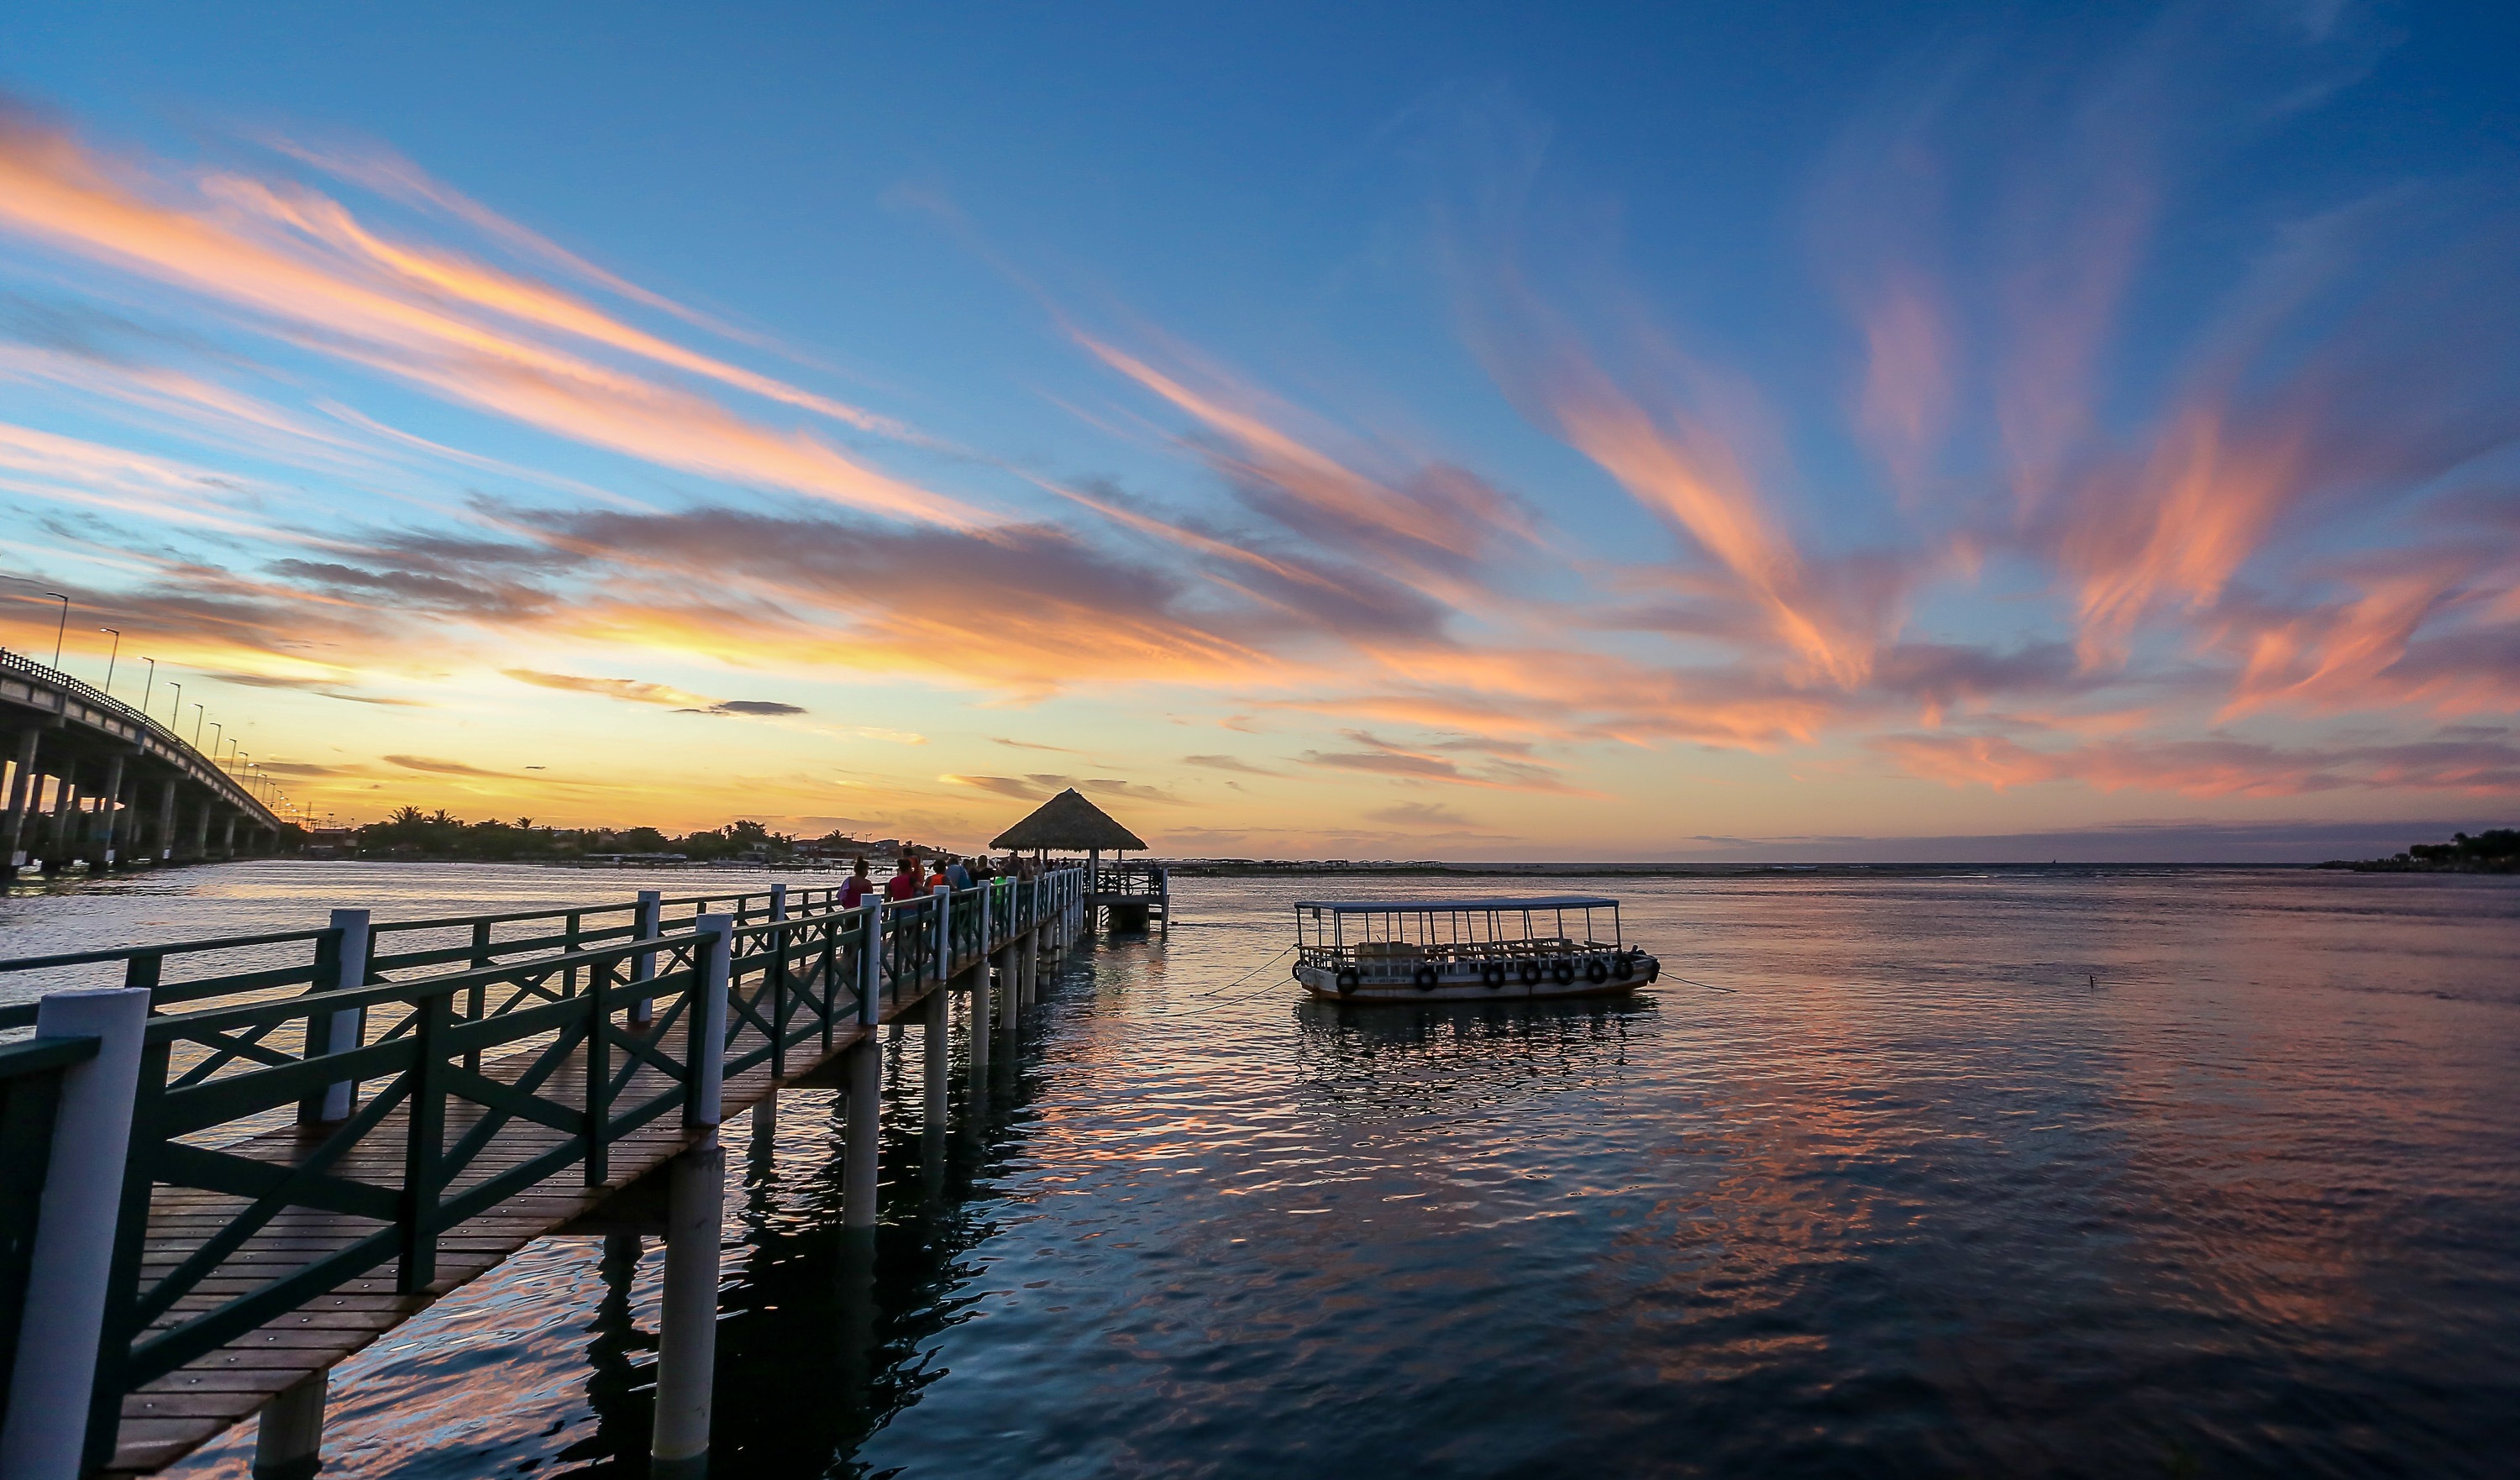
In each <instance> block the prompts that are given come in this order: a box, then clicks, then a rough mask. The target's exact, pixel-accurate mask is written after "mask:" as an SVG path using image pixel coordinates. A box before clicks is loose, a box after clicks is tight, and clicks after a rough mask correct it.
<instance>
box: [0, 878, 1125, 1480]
mask: <svg viewBox="0 0 2520 1480" xmlns="http://www.w3.org/2000/svg"><path fill="white" fill-rule="evenodd" d="M1081 887H1082V875H1081V874H1080V873H1079V872H1077V871H1073V870H1068V871H1060V872H1057V873H1054V874H1051V875H1044V876H1042V877H1040V878H1037V879H1031V880H1021V881H1017V880H996V881H992V882H990V883H987V884H984V885H982V886H980V887H978V888H973V889H966V890H958V891H951V892H950V893H949V892H939V893H936V894H931V895H925V896H919V897H915V898H913V899H910V900H906V901H900V902H896V903H891V904H886V905H882V906H880V907H879V915H878V907H876V906H860V907H857V908H843V907H842V906H841V904H840V897H839V892H838V891H837V890H834V889H820V888H817V889H801V890H790V889H786V888H781V889H774V890H772V891H769V892H767V893H754V894H743V895H734V896H728V895H695V896H688V897H683V898H677V899H670V900H669V899H662V898H657V897H653V896H649V897H643V898H642V899H640V900H638V901H634V902H632V903H629V904H613V905H600V906H589V907H580V908H571V909H562V910H538V911H521V912H514V913H507V914H493V915H479V916H464V917H449V918H443V919H417V920H399V921H382V922H377V923H374V924H371V923H370V922H369V921H368V919H367V918H366V915H365V913H364V912H337V913H336V915H335V918H334V922H333V923H332V924H331V925H329V926H327V927H325V928H322V929H314V930H294V931H282V932H275V933H270V934H261V935H245V936H232V937H227V938H223V939H218V940H208V941H186V942H177V943H170V944H165V945H152V946H138V947H130V948H125V949H122V950H116V951H101V952H81V953H69V954H64V955H55V956H47V957H35V958H26V959H22V960H17V961H0V981H8V980H11V979H13V978H15V979H18V980H27V979H29V978H31V979H33V980H37V981H41V982H43V983H44V984H45V985H47V986H48V987H54V988H60V987H67V986H113V985H119V986H124V987H138V988H145V989H147V991H148V992H149V994H150V995H149V1006H150V1015H149V1016H148V1018H147V1019H146V1028H145V1036H144V1038H143V1046H142V1049H141V1061H140V1070H139V1078H138V1085H137V1091H136V1095H135V1099H134V1104H133V1113H132V1122H131V1132H130V1150H129V1159H128V1161H127V1163H126V1167H125V1172H124V1176H123V1183H122V1194H121V1211H120V1213H119V1215H118V1217H117V1218H116V1219H115V1221H114V1234H113V1244H114V1249H113V1261H112V1273H111V1275H110V1277H109V1278H108V1282H107V1289H106V1312H105V1321H104V1330H103V1333H102V1335H103V1340H102V1343H101V1349H100V1357H99V1362H98V1372H97V1379H98V1380H97V1382H96V1384H95V1386H94V1388H93V1389H92V1394H93V1398H92V1402H91V1405H90V1408H89V1420H88V1423H89V1431H88V1452H89V1454H90V1456H91V1457H101V1456H104V1455H107V1454H110V1453H111V1452H112V1442H113V1433H114V1428H115V1425H116V1423H117V1421H118V1417H119V1413H120V1407H121V1399H122V1396H123V1395H124V1394H125V1393H128V1392H130V1391H132V1390H134V1389H136V1388H139V1387H141V1386H142V1385H144V1384H146V1383H149V1382H151V1381H154V1380H156V1379H157V1378H159V1377H162V1376H164V1375H166V1374H168V1373H170V1372H173V1371H175V1370H177V1369H178V1368H182V1367H184V1366H185V1365H186V1364H188V1363H190V1362H193V1361H195V1360H197V1359H199V1358H201V1357H203V1356H205V1355H207V1354H208V1353H210V1352H212V1351H214V1350H216V1349H217V1348H219V1347H220V1346H223V1345H225V1344H227V1343H229V1342H231V1341H235V1340H237V1339H239V1338H240V1337H243V1336H245V1335H246V1334H248V1332H251V1331H253V1330H255V1329H257V1328H259V1327H260V1326H262V1325H264V1324H265V1323H269V1322H271V1321H273V1320H275V1319H277V1318H279V1317H281V1316H284V1315H286V1314H287V1313H288V1312H290V1311H292V1310H294V1309H296V1308H298V1307H299V1306H301V1305H303V1304H305V1303H306V1302H307V1301H309V1300H311V1299H313V1298H315V1297H316V1296H318V1295H320V1294H322V1293H324V1292H325V1291H328V1290H332V1289H335V1288H337V1287H338V1286H339V1285H341V1284H343V1283H344V1282H345V1281H349V1280H353V1279H358V1278H363V1277H367V1276H370V1275H372V1274H374V1273H375V1272H376V1271H379V1270H382V1269H384V1268H386V1267H388V1266H390V1267H391V1268H392V1270H393V1287H394V1289H395V1290H396V1291H398V1292H402V1293H405V1294H419V1293H423V1292H426V1291H427V1290H429V1289H430V1287H431V1286H432V1285H433V1284H435V1283H436V1282H437V1281H438V1279H439V1266H440V1259H439V1245H440V1238H441V1235H443V1234H444V1233H445V1232H446V1231H447V1230H449V1229H452V1228H454V1227H455V1226H457V1225H459V1224H462V1223H463V1222H464V1221H465V1220H467V1219H470V1218H472V1217H474V1216H476V1215H478V1214H481V1213H484V1212H486V1211H488V1210H490V1209H491V1208H494V1207H496V1206H497V1205H498V1204H499V1203H500V1202H502V1201H503V1200H505V1199H506V1198H509V1197H511V1196H514V1195H515V1194H517V1193H518V1192H521V1191H523V1190H525V1189H526V1188H533V1187H535V1186H537V1185H539V1184H541V1183H543V1182H544V1181H546V1180H547V1179H550V1178H552V1177H554V1176H555V1175H557V1174H560V1173H562V1172H563V1171H565V1170H566V1169H568V1168H569V1167H571V1166H573V1165H574V1166H577V1167H579V1168H580V1169H581V1175H582V1180H583V1183H584V1185H586V1186H589V1187H595V1186H600V1185H603V1184H605V1183H607V1181H609V1180H610V1177H611V1165H610V1161H611V1158H610V1147H611V1146H612V1145H613V1144H615V1143H617V1142H619V1141H620V1140H621V1139H622V1138H624V1137H626V1136H630V1135H633V1134H636V1133H638V1132H640V1131H641V1130H642V1129H643V1128H645V1127H648V1126H651V1125H652V1124H653V1123H655V1122H656V1121H658V1120H659V1119H660V1118H662V1117H664V1116H667V1115H673V1114H679V1115H681V1117H682V1118H683V1121H684V1123H685V1124H686V1125H689V1126H701V1125H714V1124H715V1123H716V1122H717V1119H718V1105H717V1102H716V1099H717V1094H718V1089H717V1087H718V1086H719V1085H720V1084H722V1083H723V1081H724V1080H725V1079H726V1078H728V1077H731V1076H739V1075H742V1074H746V1073H749V1072H752V1071H754V1070H756V1069H761V1068H764V1067H766V1068H767V1069H768V1071H769V1072H770V1074H772V1075H773V1076H784V1075H786V1074H787V1073H788V1072H789V1065H790V1062H791V1058H792V1056H793V1055H794V1054H795V1053H796V1052H797V1051H799V1050H800V1049H801V1050H806V1051H807V1052H808V1053H809V1054H811V1055H812V1056H813V1057H815V1058H820V1057H821V1056H823V1055H824V1054H828V1053H829V1052H831V1051H832V1049H834V1048H836V1047H838V1046H840V1045H841V1044H842V1043H843V1042H845V1041H847V1040H848V1039H849V1038H851V1037H853V1036H854V1035H855V1034H856V1033H857V1032H858V1031H859V1030H861V1029H864V1028H868V1027H871V1026H873V1025H874V1024H875V1023H877V1022H878V1021H880V1020H881V1018H882V1016H883V1015H884V1013H885V1012H886V1010H888V1009H891V1008H893V1007H896V1006H898V1005H900V1004H902V1003H904V1002H906V1001H909V1000H912V999H916V998H918V997H919V996H921V995H922V994H923V993H925V992H927V991H928V990H931V989H932V988H934V987H936V986H937V985H939V984H940V983H941V981H942V979H943V977H944V975H945V973H946V972H947V971H948V970H950V969H953V968H957V967H966V966H968V965H969V964H972V963H973V962H975V961H976V960H978V959H979V958H980V957H982V956H984V955H986V954H987V953H989V952H990V951H993V950H995V949H996V948H997V947H999V946H1001V945H1003V944H1005V943H1007V942H1010V941H1012V940H1013V939H1014V938H1016V937H1017V936H1019V935H1021V934H1023V933H1024V932H1026V931H1029V930H1031V929H1033V928H1035V927H1037V926H1038V925H1040V924H1041V923H1043V922H1045V921H1046V920H1049V919H1055V918H1056V917H1057V914H1058V912H1059V911H1061V910H1062V909H1068V908H1072V907H1073V905H1074V903H1075V901H1076V900H1077V899H1078V898H1080V897H1081V894H1080V891H1081ZM878 918H879V919H881V923H882V928H881V931H880V933H879V934H878V933H877V932H875V931H874V930H873V929H871V925H872V924H873V922H874V921H875V920H876V919H878ZM354 963H355V965H354ZM36 1014H37V1008H36V1005H35V1004H33V1003H22V1004H18V1005H13V1006H9V1007H5V1008H0V1030H8V1029H24V1028H28V1027H31V1026H32V1025H33V1024H34V1023H35V1019H36ZM95 1044H96V1041H95V1040H93V1039H59V1038H50V1039H36V1040H30V1041H22V1042H18V1043H12V1044H0V1093H5V1095H6V1099H5V1102H0V1109H5V1120H0V1332H5V1333H6V1334H7V1335H8V1336H9V1337H10V1338H11V1339H12V1340H14V1338H15V1335H16V1333H17V1331H18V1329H19V1325H20V1322H19V1321H18V1320H17V1319H16V1315H17V1308H16V1304H14V1303H15V1302H22V1297H23V1293H24V1289H25V1278H24V1265H23V1253H24V1249H25V1248H26V1247H27V1246H29V1245H31V1243H32V1241H33V1238H34V1232H33V1231H34V1219H35V1212H36V1208H37V1204H38V1202H39V1201H40V1197H41V1192H42V1188H43V1185H44V1182H45V1177H46V1170H47V1169H46V1166H45V1164H44V1163H45V1156H44V1154H40V1153H29V1152H28V1151H27V1150H26V1148H27V1147H49V1145H50V1140H49V1137H50V1134H51V1121H50V1111H49V1106H50V1104H51V1103H52V1099H51V1098H50V1097H51V1094H52V1090H53V1086H54V1085H55V1083H56V1082H57V1081H58V1078H59V1075H60V1072H61V1070H62V1068H63V1067H64V1066H65V1065H67V1064H68V1063H70V1062H72V1061H74V1060H75V1059H77V1058H78V1057H79V1056H80V1054H82V1053H84V1054H94V1053H95V1052H96V1048H95ZM809 1046H810V1047H809ZM292 1127H293V1136H294V1137H295V1140H294V1141H293V1142H292V1143H291V1144H290V1145H289V1147H288V1149H287V1152H286V1154H285V1156H284V1157H282V1158H279V1159H273V1158H272V1157H271V1155H270V1152H269V1147H268V1145H267V1144H266V1145H265V1146H263V1147H261V1148H260V1149H262V1150H263V1151H264V1154H263V1155H262V1156H256V1155H251V1154H246V1153H245V1150H242V1149H240V1147H241V1146H243V1144H244V1143H246V1142H248V1141H251V1140H252V1139H253V1138H254V1137H256V1136H257V1135H264V1134H267V1133H271V1132H276V1131H283V1130H290V1129H291V1128H292ZM246 1149H253V1148H251V1147H248V1148H246ZM153 1211H154V1213H155V1214H156V1219H157V1221H156V1222H155V1224H153ZM265 1235H272V1236H286V1237H287V1238H289V1239H290V1240H292V1242H293V1246H294V1247H297V1248H299V1249H302V1250H304V1251H306V1252H305V1256H304V1258H303V1259H302V1260H296V1261H294V1262H285V1263H284V1264H283V1265H277V1266H276V1265H269V1264H263V1263H256V1262H251V1261H248V1262H244V1263H239V1262H237V1260H236V1259H235V1257H234V1256H236V1255H237V1254H238V1253H239V1251H240V1250H242V1249H244V1248H245V1247H246V1246H247V1245H248V1243H250V1242H251V1241H253V1240H254V1239H256V1238H258V1237H263V1236H265ZM13 1281H14V1282H13ZM0 1375H5V1373H0Z"/></svg>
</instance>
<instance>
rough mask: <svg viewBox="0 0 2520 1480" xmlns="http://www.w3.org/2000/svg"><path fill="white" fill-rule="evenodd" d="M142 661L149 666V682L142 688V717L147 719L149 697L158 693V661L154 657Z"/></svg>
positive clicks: (144, 658)
mask: <svg viewBox="0 0 2520 1480" xmlns="http://www.w3.org/2000/svg"><path fill="white" fill-rule="evenodd" d="M141 661H142V662H144V663H147V664H148V665H149V682H147V683H145V684H142V685H141V686H140V717H141V718H142V719H147V718H148V717H149V695H152V694H155V693H157V692H158V660H157V659H156V658H154V657H143V658H142V659H141Z"/></svg>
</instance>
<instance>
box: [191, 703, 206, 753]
mask: <svg viewBox="0 0 2520 1480" xmlns="http://www.w3.org/2000/svg"><path fill="white" fill-rule="evenodd" d="M207 718H209V711H207V710H205V709H203V707H202V706H201V705H199V704H195V705H194V706H193V748H194V749H196V750H199V749H201V748H202V721H203V720H205V719H207Z"/></svg>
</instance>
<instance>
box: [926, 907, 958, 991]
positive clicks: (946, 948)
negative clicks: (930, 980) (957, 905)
mask: <svg viewBox="0 0 2520 1480" xmlns="http://www.w3.org/2000/svg"><path fill="white" fill-rule="evenodd" d="M928 893H929V894H930V895H931V896H932V897H933V898H934V899H935V901H936V985H937V986H939V987H942V986H944V985H945V978H946V977H948V976H950V975H952V974H953V970H954V963H953V961H952V959H951V958H952V952H953V950H954V931H953V929H952V928H951V922H952V920H953V917H954V886H953V885H952V884H938V885H937V886H936V887H935V888H933V889H930V890H929V891H928Z"/></svg>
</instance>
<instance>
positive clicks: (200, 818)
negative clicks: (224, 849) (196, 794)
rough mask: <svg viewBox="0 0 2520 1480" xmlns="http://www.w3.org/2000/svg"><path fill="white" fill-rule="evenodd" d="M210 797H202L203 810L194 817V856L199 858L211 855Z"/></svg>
mask: <svg viewBox="0 0 2520 1480" xmlns="http://www.w3.org/2000/svg"><path fill="white" fill-rule="evenodd" d="M210 806H211V802H210V799H209V798H208V797H206V796H204V797H203V798H202V808H201V811H199V812H198V813H196V814H195V815H194V817H193V854H192V856H193V857H195V858H197V859H199V858H207V857H209V856H210Z"/></svg>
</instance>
